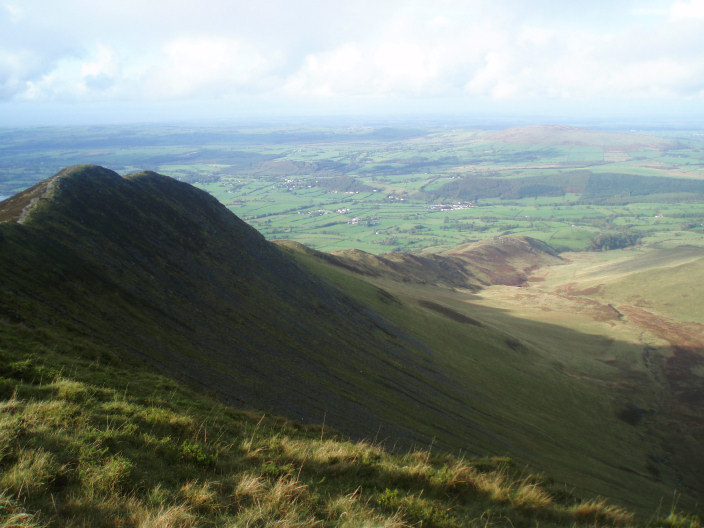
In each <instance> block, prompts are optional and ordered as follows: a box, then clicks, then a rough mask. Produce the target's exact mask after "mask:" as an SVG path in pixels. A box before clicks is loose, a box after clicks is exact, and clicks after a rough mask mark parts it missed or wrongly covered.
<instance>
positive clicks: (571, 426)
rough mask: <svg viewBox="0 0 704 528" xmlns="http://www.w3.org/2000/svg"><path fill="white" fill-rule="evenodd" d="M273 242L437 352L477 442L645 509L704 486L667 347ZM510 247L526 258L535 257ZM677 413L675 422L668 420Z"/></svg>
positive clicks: (694, 495) (693, 430) (694, 430)
mask: <svg viewBox="0 0 704 528" xmlns="http://www.w3.org/2000/svg"><path fill="white" fill-rule="evenodd" d="M281 244H282V245H283V246H285V247H288V248H289V250H290V251H291V252H292V254H296V255H298V257H297V258H298V259H299V261H300V262H301V263H302V264H303V265H306V266H309V267H310V269H312V270H315V272H316V273H317V274H320V275H324V276H326V277H328V278H329V279H330V280H332V281H333V282H335V283H337V284H339V285H340V287H341V288H342V289H344V290H345V291H349V292H355V295H356V296H357V299H358V300H359V301H360V302H363V303H365V304H368V305H371V306H374V307H375V308H376V309H377V310H380V311H384V314H385V315H386V316H387V317H388V318H389V319H390V320H391V321H393V322H395V323H396V324H398V325H403V326H404V328H408V329H409V331H410V332H412V333H413V335H414V336H415V337H417V338H418V339H419V340H421V341H422V342H424V343H426V344H428V345H429V346H430V347H431V348H433V349H434V350H437V351H440V353H439V354H438V357H437V361H438V363H439V364H440V365H443V366H445V367H446V368H448V369H452V370H453V373H454V375H455V376H457V378H458V379H463V380H465V383H466V385H467V386H468V387H471V389H472V390H473V391H474V393H475V394H476V395H478V396H479V397H477V398H475V399H474V400H473V402H472V412H473V413H474V414H475V416H477V422H478V423H479V424H480V425H482V426H483V427H484V428H485V430H488V431H491V432H492V434H493V436H492V437H491V438H482V437H481V436H480V435H477V434H474V435H473V436H472V437H471V444H472V446H473V447H474V449H494V450H495V449H496V447H495V446H496V445H497V444H498V445H500V446H501V447H500V449H503V450H504V451H503V452H507V453H511V455H512V456H514V457H516V458H518V459H519V460H522V461H524V462H526V463H528V464H530V465H531V467H534V468H550V473H551V475H552V476H554V477H556V478H558V479H559V480H562V481H566V482H570V483H571V484H572V485H575V486H576V487H577V489H578V490H581V491H586V492H588V493H601V494H605V495H608V496H610V497H615V498H618V500H619V501H621V502H622V503H625V504H630V505H632V506H635V507H641V508H643V507H644V508H647V504H648V503H650V504H652V503H653V502H657V501H659V500H660V499H661V498H662V497H664V496H669V495H671V494H672V490H680V491H681V492H682V493H683V494H684V495H686V496H688V497H689V498H688V499H686V500H687V504H688V505H689V506H690V507H695V505H696V504H697V502H698V500H699V498H700V497H701V496H702V493H703V490H704V483H703V482H702V479H701V468H702V465H701V463H702V460H701V457H700V455H699V451H700V450H699V447H700V445H699V443H698V442H697V441H696V437H697V434H698V430H699V429H698V427H696V420H695V417H694V415H692V416H691V417H690V415H686V416H685V415H683V414H682V413H681V412H680V410H679V409H678V408H677V406H675V405H672V396H673V387H672V386H671V384H670V383H669V381H668V379H670V377H671V376H670V377H668V375H667V370H668V368H669V367H668V359H667V358H668V356H669V354H670V353H671V352H670V351H669V349H663V350H662V351H659V350H656V349H653V348H652V347H649V346H644V345H642V344H634V343H631V342H627V341H619V340H618V339H617V338H612V337H604V336H602V335H596V334H590V333H583V332H581V331H578V330H576V329H573V328H570V326H569V325H559V326H558V325H556V324H551V323H546V322H542V321H539V320H537V321H536V320H530V319H524V318H521V317H517V316H516V315H514V314H512V313H511V312H508V311H506V310H504V309H497V308H494V307H490V306H487V305H485V304H481V303H477V302H476V300H478V299H479V296H478V295H477V294H476V293H475V292H474V291H472V290H458V289H453V288H449V287H448V288H442V287H438V286H437V285H435V284H422V283H419V282H413V281H410V282H409V281H406V282H404V281H402V280H398V277H396V278H394V277H391V276H388V275H384V274H379V275H374V274H373V273H371V272H370V271H369V270H367V271H366V272H365V273H359V272H358V271H357V272H355V271H354V266H353V265H339V264H338V265H336V266H330V259H329V257H328V256H327V255H325V254H316V252H314V251H311V250H309V249H305V248H301V247H300V246H298V245H296V244H292V243H290V242H282V243H281ZM523 244H525V241H521V240H519V241H517V243H516V245H515V246H514V247H521V246H522V245H523ZM499 245H500V246H503V244H501V243H499ZM511 245H512V246H513V244H511ZM524 247H530V246H524ZM512 254H513V257H512V258H514V259H516V260H514V262H519V261H522V264H523V265H525V264H526V263H527V262H529V261H531V260H532V259H533V258H535V255H534V254H532V253H530V252H528V253H527V254H523V256H522V257H521V254H520V252H516V253H512ZM542 258H546V259H550V258H554V257H552V256H551V255H550V254H549V253H546V254H544V256H543V257H542ZM348 264H349V263H348ZM520 266H521V265H520V264H519V267H520ZM523 269H525V268H523ZM506 288H507V289H509V290H510V288H511V287H510V286H507V287H506ZM517 290H518V291H520V290H522V288H518V289H517ZM380 292H382V293H380ZM516 295H518V293H516ZM384 306H386V308H384ZM604 308H607V307H606V306H605V307H604ZM535 309H538V310H540V306H535ZM568 309H569V307H568ZM611 312H613V309H611ZM597 316H598V314H597ZM565 317H568V318H569V314H565ZM613 317H616V318H617V315H616V314H615V312H614V315H613ZM693 379H694V378H693ZM632 415H637V419H635V420H632V419H631V416H632ZM685 418H686V419H685ZM673 423H679V424H681V425H683V428H682V429H673V427H672V424H673ZM686 424H689V425H686ZM499 442H500V443H499ZM492 443H493V444H494V447H491V444H492ZM479 452H483V451H479ZM494 452H496V451H494Z"/></svg>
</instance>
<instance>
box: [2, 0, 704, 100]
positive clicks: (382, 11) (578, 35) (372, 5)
mask: <svg viewBox="0 0 704 528" xmlns="http://www.w3.org/2000/svg"><path fill="white" fill-rule="evenodd" d="M20 5H21V7H19V6H20ZM0 8H1V9H4V12H5V13H6V14H7V16H5V17H2V16H0V32H2V34H3V36H4V38H3V41H2V43H0V98H1V99H4V100H10V101H13V100H16V101H20V100H22V101H34V102H36V103H40V102H48V101H94V102H99V101H105V102H110V101H132V102H141V101H147V102H155V101H160V100H169V101H177V100H181V101H193V100H198V99H208V100H225V101H226V100H232V99H234V98H237V97H244V96H247V97H262V98H272V97H280V98H286V99H287V100H291V101H295V100H296V98H306V99H307V100H310V99H315V98H323V99H326V100H332V99H336V98H338V99H343V98H352V99H360V100H363V99H369V100H371V99H375V100H378V99H384V98H386V99H387V100H389V101H390V100H392V99H393V98H410V99H416V100H418V101H420V100H429V99H449V98H460V99H461V98H465V99H467V100H484V99H486V98H489V99H494V100H496V101H519V102H520V101H523V102H530V101H537V100H546V101H551V100H564V101H570V100H585V99H598V98H612V99H618V98H622V99H624V100H628V99H633V98H643V99H648V98H654V97H670V98H683V99H687V98H693V97H702V96H704V94H703V92H704V88H703V87H704V64H703V62H704V59H702V57H701V51H700V50H701V49H704V0H675V1H674V2H669V1H668V0H652V1H650V2H648V3H647V4H643V3H641V2H635V1H628V2H623V3H613V2H607V1H606V0H595V1H594V2H590V3H589V4H588V5H587V4H580V5H576V4H574V5H573V4H570V3H562V2H559V3H558V2H555V1H553V0H536V1H535V2H530V3H524V2H518V1H517V0H494V1H492V2H489V1H488V0H487V1H484V0H473V1H471V2H466V1H460V0H435V1H434V2H432V3H431V2H426V1H421V0H404V1H402V0H388V1H386V2H378V1H372V0H358V1H356V2H342V1H336V0H330V2H325V3H321V2H317V1H314V0H301V1H300V2H295V3H293V2H289V1H287V0H262V1H261V2H230V1H225V0H202V1H201V2H198V3H195V2H174V1H173V0H152V1H151V2H148V3H144V2H142V1H137V0H121V1H119V2H118V1H116V0H105V1H104V2H95V1H88V0H65V1H64V2H61V3H57V2H54V1H53V0H52V1H50V0H33V1H32V2H26V3H22V4H20V3H19V2H12V1H8V2H5V3H3V4H0ZM607 8H608V9H607Z"/></svg>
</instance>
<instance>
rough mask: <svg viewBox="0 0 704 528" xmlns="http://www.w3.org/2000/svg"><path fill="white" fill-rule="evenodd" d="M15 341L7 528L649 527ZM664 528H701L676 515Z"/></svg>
mask: <svg viewBox="0 0 704 528" xmlns="http://www.w3.org/2000/svg"><path fill="white" fill-rule="evenodd" d="M0 331H2V336H3V343H2V347H1V348H0V526H3V527H4V528H10V527H12V528H39V527H45V526H91V527H99V526H106V527H116V526H120V527H160V528H172V527H173V528H176V527H178V528H190V527H196V526H251V527H264V526H279V527H303V526H306V527H310V526H331V527H332V526H340V527H357V526H379V527H388V528H392V527H393V528H401V527H410V526H421V525H422V526H430V527H448V528H449V527H455V526H472V527H474V526H477V527H480V526H481V527H485V526H488V525H491V526H495V525H499V526H504V525H506V526H508V525H510V526H514V527H521V526H533V525H537V524H540V525H543V526H545V525H548V526H593V525H595V523H598V524H600V525H610V526H633V525H639V524H641V523H642V521H638V519H637V518H636V517H635V516H634V515H633V514H632V513H630V512H628V511H626V510H624V509H622V508H619V507H616V506H613V505H610V504H609V503H608V502H607V501H605V500H602V499H587V500H580V499H577V498H575V497H573V496H571V495H570V494H569V493H566V492H565V490H564V489H561V488H560V487H556V486H555V485H553V484H551V483H550V482H549V481H548V480H546V479H545V478H543V477H539V476H530V475H527V474H525V473H524V472H522V471H521V470H520V468H517V467H516V466H515V465H513V464H512V463H511V462H510V461H509V460H507V459H502V458H491V459H469V458H457V457H453V456H449V455H442V454H439V453H437V452H435V453H432V452H430V451H427V450H413V451H409V452H406V453H401V454H391V453H389V452H387V451H385V450H384V449H382V448H381V447H380V446H378V445H374V444H370V443H368V442H354V441H350V440H349V439H346V438H344V437H342V436H340V435H339V434H337V433H335V432H334V431H331V430H330V429H329V428H328V427H325V426H323V427H321V426H317V427H316V426H309V427H305V426H302V425H300V424H298V423H295V422H291V421H287V420H284V419H278V418H272V417H267V416H264V415H258V414H255V413H252V412H245V411H241V410H238V409H236V408H233V407H232V406H226V405H223V404H222V403H220V402H218V401H216V400H214V399H212V398H211V397H208V396H205V395H203V394H202V393H201V392H193V391H190V390H188V389H187V388H186V387H185V386H184V385H183V384H182V383H178V382H175V381H174V380H172V379H169V378H167V377H163V376H160V375H157V374H154V373H153V372H151V370H153V369H151V368H150V367H149V366H148V365H146V364H144V363H140V362H138V361H134V360H125V359H123V358H120V359H119V360H117V358H116V357H115V356H114V355H113V354H112V351H111V350H110V348H109V347H106V346H105V345H104V344H100V343H94V342H92V341H91V340H90V339H86V338H84V339H76V336H75V334H73V333H72V332H64V331H63V330H61V329H56V328H52V329H48V328H42V329H37V328H28V327H26V326H25V325H23V324H13V323H10V322H8V321H7V320H4V319H3V320H0ZM11 338H12V339H11ZM95 356H100V361H98V360H96V359H95ZM111 358H112V359H111ZM652 521H655V522H652ZM652 521H651V525H653V526H663V527H688V528H696V527H697V526H699V525H698V524H696V523H697V522H698V520H697V519H696V518H694V517H688V516H685V515H682V514H680V513H678V512H677V511H669V510H667V511H663V512H662V515H661V517H660V518H659V519H657V520H656V519H652Z"/></svg>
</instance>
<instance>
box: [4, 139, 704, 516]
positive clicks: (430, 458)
mask: <svg viewBox="0 0 704 528" xmlns="http://www.w3.org/2000/svg"><path fill="white" fill-rule="evenodd" d="M3 134H5V136H4V137H3V141H4V143H3V144H4V150H3V156H2V163H3V176H2V181H0V185H2V186H1V187H0V194H6V195H15V193H19V194H17V195H15V196H14V197H13V198H12V199H10V200H6V201H4V202H2V204H0V228H1V231H0V235H1V236H0V249H1V251H0V257H2V262H0V264H1V266H2V277H3V281H2V283H0V286H1V287H2V292H1V293H2V297H1V299H2V300H1V301H0V314H2V317H1V318H0V323H2V327H1V332H0V336H2V342H1V343H0V352H1V353H2V358H1V359H2V363H1V364H2V370H1V371H0V376H1V379H0V381H1V382H2V385H0V388H2V397H3V399H4V400H3V405H4V407H3V409H4V411H3V415H2V420H3V422H2V429H0V431H2V435H3V436H2V440H3V446H4V447H3V448H2V451H0V462H1V463H2V464H3V466H2V468H3V474H2V477H1V479H0V484H1V485H2V489H3V491H2V493H3V494H2V501H3V502H1V503H0V508H3V509H2V510H0V512H2V513H3V514H5V515H6V516H7V518H8V519H9V518H11V516H13V515H14V516H19V517H17V518H22V519H25V520H27V523H30V522H32V523H35V524H26V526H35V525H43V524H42V523H53V524H59V525H81V524H86V523H87V524H93V525H95V524H96V523H98V524H100V522H104V524H106V525H116V524H122V525H134V526H139V525H143V526H149V525H159V524H158V523H161V524H160V525H165V526H191V525H198V524H202V523H205V524H208V523H210V524H215V525H220V524H223V523H225V524H227V523H235V524H237V523H241V524H242V525H251V526H265V525H271V524H272V523H279V524H280V525H282V526H286V525H288V526H299V525H300V526H304V525H316V524H318V525H331V526H333V525H335V526H336V525H349V526H357V525H365V524H366V525H383V526H403V525H421V524H422V525H423V526H457V525H467V526H489V525H511V526H533V525H537V524H542V525H545V524H548V525H573V524H584V525H594V524H610V525H642V524H650V525H663V526H688V527H694V526H700V520H699V518H698V517H696V515H691V514H689V513H688V514H684V513H680V510H683V511H685V512H690V513H695V512H696V511H697V509H698V505H699V504H700V503H701V499H702V497H703V496H704V481H702V477H701V475H702V474H704V460H703V459H702V455H701V453H702V449H701V440H700V439H701V438H702V436H704V430H703V429H702V423H704V416H702V411H701V408H702V407H701V402H702V389H701V387H702V381H703V380H702V378H703V377H704V370H703V369H704V355H703V354H702V350H703V349H704V340H703V339H702V335H704V313H703V306H702V303H701V301H700V299H701V298H702V294H704V291H702V284H704V282H703V281H702V279H704V277H702V274H704V233H703V232H702V222H703V221H704V198H703V192H704V191H703V190H702V189H703V187H702V186H703V185H704V179H702V163H704V162H703V157H704V154H703V150H702V138H701V136H699V135H697V133H696V131H672V130H668V131H662V130H661V131H649V133H647V134H646V133H639V134H635V133H633V132H631V131H629V132H614V131H606V132H605V131H594V130H583V129H575V128H570V127H559V126H541V127H522V128H517V129H508V130H474V129H452V130H450V129H447V128H435V129H428V128H420V129H419V128H409V127H402V128H396V129H390V128H358V129H345V130H340V129H336V130H331V129H318V130H315V129H310V128H308V129H303V130H300V129H298V130H291V129H286V130H272V129H257V130H253V129H248V130H245V131H242V130H240V131H237V130H232V129H227V130H214V129H208V130H204V129H186V128H184V127H161V128H154V127H150V128H149V129H145V128H142V129H140V128H134V127H133V128H130V129H127V130H125V129H122V130H112V129H108V128H102V127H99V128H96V129H88V128H86V129H71V130H64V131H61V132H60V133H59V132H58V131H57V130H55V129H47V130H35V131H4V132H3ZM57 134H58V135H57ZM59 136H60V137H59ZM76 161H80V162H86V161H89V162H96V163H101V164H105V165H108V166H110V167H112V168H116V169H118V172H119V173H121V174H125V173H128V172H131V171H133V170H134V169H135V168H136V167H137V166H139V168H140V169H151V170H156V171H157V172H161V173H164V174H167V175H169V176H173V177H174V179H171V178H164V177H162V176H159V175H157V174H155V173H151V172H145V173H138V174H136V175H132V176H129V177H127V178H120V177H119V176H118V174H117V173H114V172H112V171H107V170H105V169H102V168H100V167H96V166H79V167H73V168H71V169H68V170H66V171H62V172H61V173H59V175H57V176H56V177H53V178H51V179H50V180H43V179H44V178H46V177H47V176H50V175H51V174H53V172H56V171H58V169H60V168H61V167H63V166H65V165H69V164H71V163H74V162H76ZM52 171H53V172H52ZM176 180H182V181H181V182H178V181H176ZM184 182H189V183H192V184H193V185H195V186H196V187H199V188H200V189H203V190H206V191H208V193H209V194H210V196H208V194H206V193H203V192H201V191H197V190H196V189H194V188H193V187H191V186H189V185H186V184H185V183H184ZM212 196H214V197H215V198H217V200H214V199H213V198H212ZM218 201H219V202H220V203H218ZM221 204H224V206H226V207H227V209H230V210H231V211H234V212H235V213H236V214H237V215H238V216H239V217H240V218H242V219H243V220H245V222H243V221H242V220H240V219H238V218H237V217H235V216H234V215H232V214H231V213H229V212H228V211H227V210H226V209H225V207H223V205H221ZM355 219H356V221H354V220H355ZM248 224H249V225H248ZM250 225H251V226H253V227H256V230H255V229H253V228H252V227H250ZM258 231H259V232H258ZM260 233H261V234H260ZM262 235H264V236H262ZM267 239H269V240H273V239H277V241H276V242H275V243H272V242H269V241H267ZM155 370H156V373H155V372H154V371H155ZM262 412H263V413H266V415H267V416H262V414H261V413H262ZM271 415H274V416H283V417H285V418H286V419H287V420H293V421H287V420H286V419H282V418H269V417H268V416H271ZM602 497H606V498H607V499H603V498H602ZM22 516H25V517H22ZM106 519H107V520H106ZM99 520H100V522H99Z"/></svg>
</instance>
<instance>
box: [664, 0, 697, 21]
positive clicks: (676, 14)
mask: <svg viewBox="0 0 704 528" xmlns="http://www.w3.org/2000/svg"><path fill="white" fill-rule="evenodd" d="M670 18H671V19H672V20H688V19H699V20H704V0H690V1H689V2H683V1H681V0H677V1H676V2H674V3H673V4H672V7H671V8H670Z"/></svg>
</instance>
